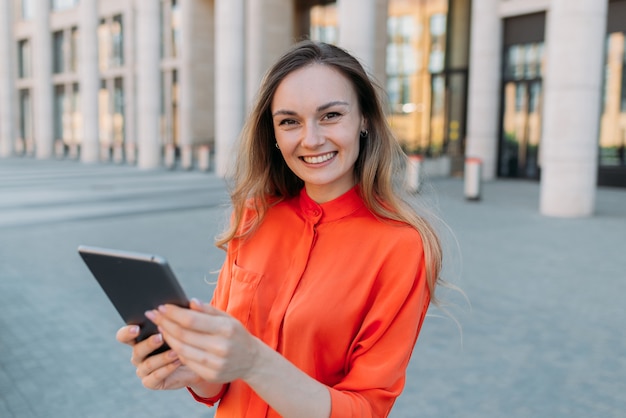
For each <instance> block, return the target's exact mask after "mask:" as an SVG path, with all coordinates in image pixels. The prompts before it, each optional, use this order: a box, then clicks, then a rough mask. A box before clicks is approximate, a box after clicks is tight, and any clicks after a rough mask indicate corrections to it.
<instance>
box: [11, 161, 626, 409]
mask: <svg viewBox="0 0 626 418" xmlns="http://www.w3.org/2000/svg"><path fill="white" fill-rule="evenodd" d="M428 186H429V187H427V188H426V190H425V193H424V196H425V197H421V196H420V197H418V199H423V198H425V199H426V200H427V201H428V203H429V205H434V207H435V209H436V210H437V212H438V213H439V214H440V215H441V216H442V218H443V219H444V220H445V221H446V222H447V224H448V225H449V227H450V231H451V232H447V233H444V234H443V237H444V242H445V245H446V248H447V249H448V251H447V258H446V260H445V265H446V270H447V271H446V272H447V277H449V278H450V280H451V281H452V282H453V283H454V284H456V285H458V286H460V287H461V288H462V289H463V290H464V292H465V293H466V294H467V297H468V299H469V300H470V302H471V308H470V307H469V306H468V304H467V302H466V301H465V300H464V299H463V298H462V297H461V296H460V295H459V294H458V293H456V292H445V291H442V292H441V293H442V295H441V296H442V297H443V299H444V301H446V302H448V303H449V304H451V306H450V307H449V310H450V311H451V313H452V314H453V316H454V317H455V318H456V319H457V320H458V322H459V323H460V326H461V329H462V332H461V331H459V329H458V328H457V325H456V324H455V323H454V321H453V320H451V319H449V317H447V316H446V315H445V314H444V313H442V311H441V310H438V309H432V310H431V311H430V313H429V317H428V318H427V319H426V322H425V324H424V327H423V331H422V334H421V336H420V339H419V341H418V344H417V347H416V350H415V354H414V357H413V360H412V362H411V364H410V367H409V372H408V377H407V387H406V389H405V392H404V393H403V395H402V396H401V397H400V398H399V400H398V401H397V404H396V407H395V408H394V411H393V413H392V415H391V417H392V418H402V417H433V418H435V417H463V418H474V417H476V418H478V417H481V418H482V417H508V418H518V417H519V418H525V417H551V418H552V417H564V418H565V417H568V418H569V417H585V418H586V417H601V418H604V417H609V418H610V417H623V416H626V415H625V414H626V332H624V325H623V323H624V319H626V308H625V306H626V305H625V304H624V295H625V294H626V253H625V252H626V250H625V249H626V190H623V189H607V188H601V189H599V190H598V195H597V214H596V215H595V216H594V217H591V218H587V219H555V218H548V217H543V216H541V215H540V214H539V213H538V209H537V208H538V196H539V185H538V184H537V183H533V182H523V181H520V182H517V181H503V180H498V181H494V182H489V183H486V184H484V190H483V200H482V201H480V202H467V201H465V200H464V198H463V192H462V189H463V184H462V181H461V180H460V179H433V180H432V181H431V182H430V183H429V185H428ZM225 203H226V195H225V191H224V187H223V182H222V181H221V180H220V179H218V178H216V177H215V176H214V175H213V174H211V173H199V172H183V171H173V172H171V171H166V170H155V171H140V170H137V169H135V168H133V167H126V166H114V165H100V164H97V165H91V166H89V165H83V164H80V163H76V162H71V161H35V160H30V159H8V160H0V309H1V311H0V312H1V314H0V353H2V355H1V356H0V417H19V418H23V417H24V418H30V417H33V418H35V417H36V418H39V417H46V418H47V417H111V416H119V417H175V416H188V417H195V416H197V417H200V416H202V417H210V416H212V412H211V410H209V409H207V408H205V407H203V406H202V405H198V404H196V403H194V402H193V401H192V400H191V399H190V397H189V396H188V395H187V394H186V393H185V392H183V391H178V392H152V391H148V390H146V389H144V388H143V387H142V386H141V384H140V382H139V381H138V379H137V378H136V377H135V376H134V371H133V369H132V367H131V366H130V364H129V362H128V358H129V356H130V352H129V350H128V349H127V347H123V346H120V345H119V344H117V343H115V341H114V338H113V336H114V333H115V330H116V329H117V328H118V327H119V326H120V320H119V318H118V317H117V316H116V315H117V314H116V312H115V311H114V310H113V308H112V307H111V306H110V304H109V303H108V301H107V300H106V298H105V297H104V295H103V293H102V291H101V290H100V289H99V288H98V286H97V285H96V284H95V282H94V281H93V279H92V278H91V277H90V275H89V272H88V271H87V270H86V268H85V267H84V265H82V262H81V260H80V259H79V257H78V255H77V254H76V247H77V246H78V245H79V244H91V245H100V246H110V247H118V248H126V249H131V250H138V251H151V252H155V253H158V254H161V255H163V256H165V257H167V258H168V259H169V260H170V262H171V264H172V266H173V269H174V271H175V272H176V274H177V275H178V276H179V278H180V280H181V282H182V283H183V286H184V287H185V289H186V290H187V293H189V294H190V295H193V296H197V297H200V298H203V299H205V300H206V299H209V298H210V294H211V292H212V289H213V288H212V285H211V284H210V282H211V281H212V280H214V278H215V275H214V274H213V272H214V271H215V270H217V269H218V268H219V267H220V264H221V261H222V256H223V255H222V253H221V251H219V250H217V249H215V248H214V247H213V245H212V241H213V237H214V236H215V234H216V233H217V232H218V231H220V229H221V227H222V225H223V223H224V222H225V220H226V219H227V218H226V216H227V213H228V209H227V207H226V205H225ZM444 231H445V230H444ZM457 245H458V246H457Z"/></svg>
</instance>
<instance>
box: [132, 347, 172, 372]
mask: <svg viewBox="0 0 626 418" xmlns="http://www.w3.org/2000/svg"><path fill="white" fill-rule="evenodd" d="M176 362H180V360H179V358H178V356H177V355H176V353H175V352H174V351H172V350H168V351H166V352H164V353H159V354H156V355H154V356H151V357H148V358H146V359H145V360H144V361H142V362H141V363H139V364H138V365H137V376H139V377H140V378H141V379H143V378H145V377H147V376H149V375H150V374H152V373H154V372H155V371H157V370H159V369H161V368H163V367H165V366H167V365H170V364H172V363H176Z"/></svg>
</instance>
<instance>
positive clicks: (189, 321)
mask: <svg viewBox="0 0 626 418" xmlns="http://www.w3.org/2000/svg"><path fill="white" fill-rule="evenodd" d="M190 308H191V309H185V308H181V307H178V306H175V305H162V306H159V308H158V309H155V310H153V311H149V312H146V316H147V317H148V318H149V319H150V320H152V322H154V323H155V324H156V325H157V326H158V327H159V331H160V332H161V333H162V334H163V337H164V339H165V341H167V343H168V345H169V346H170V347H171V348H172V351H173V352H175V353H176V354H177V356H178V360H179V361H180V363H182V364H183V365H184V366H186V367H188V368H189V369H190V370H192V371H193V372H194V373H195V374H197V375H198V376H200V377H201V378H202V379H203V380H205V381H206V382H212V383H227V382H231V381H233V380H236V379H244V380H245V379H246V378H248V377H249V375H250V374H251V373H252V371H253V369H254V362H255V359H256V357H257V353H258V350H259V344H260V341H259V340H258V339H257V338H256V337H254V336H253V335H252V334H250V333H249V332H248V331H247V330H246V329H245V328H244V327H243V325H242V324H241V323H240V322H239V321H238V320H236V319H235V318H233V317H232V316H230V315H228V314H227V313H225V312H222V311H220V310H218V309H216V308H214V307H212V306H211V305H208V304H205V305H203V304H202V303H200V302H199V301H197V300H192V302H191V304H190ZM153 347H154V346H151V347H150V348H146V350H152V349H154V348H153ZM143 352H144V351H143V350H142V353H143ZM164 354H166V353H164ZM155 357H156V356H155ZM146 362H150V359H148V360H147V361H146ZM159 364H160V363H159ZM161 367H166V368H169V367H175V366H174V365H173V364H172V365H169V364H163V365H161ZM142 370H145V371H148V370H150V368H149V367H146V368H145V369H142ZM138 371H139V369H138ZM164 373H165V372H164Z"/></svg>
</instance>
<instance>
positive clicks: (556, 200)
mask: <svg viewBox="0 0 626 418" xmlns="http://www.w3.org/2000/svg"><path fill="white" fill-rule="evenodd" d="M625 22H626V0H580V1H576V2H572V1H571V0H337V1H328V0H107V1H103V0H100V1H98V0H0V158H1V157H6V156H25V157H29V156H32V157H35V158H73V159H80V160H81V161H84V162H95V161H110V162H112V163H119V164H136V165H138V166H139V167H142V168H154V167H158V166H161V165H165V166H167V167H182V168H184V169H191V168H196V169H202V170H208V169H213V170H215V171H216V173H217V174H219V175H224V174H225V173H226V171H227V170H228V168H229V166H230V165H231V160H230V158H231V156H232V152H231V151H232V145H233V143H234V142H235V141H236V138H237V136H238V134H239V131H240V129H241V127H242V124H243V120H244V118H245V115H246V112H247V110H248V109H249V105H250V103H251V102H252V101H253V99H254V96H255V94H256V91H257V88H258V86H259V83H260V81H261V79H262V77H263V74H264V72H265V71H266V70H267V68H268V66H269V65H270V64H271V63H272V62H273V61H274V60H275V59H276V58H277V57H278V56H279V55H280V54H281V53H282V52H283V51H284V50H285V49H287V48H288V47H289V46H290V45H291V44H293V43H294V42H295V41H297V40H299V39H303V38H312V39H316V40H322V41H326V42H331V43H335V44H338V45H340V46H342V47H345V48H346V49H348V50H349V51H351V52H353V53H354V54H355V55H356V56H358V57H359V58H360V60H361V61H362V63H363V64H364V65H365V67H366V68H367V70H368V71H369V72H370V73H371V75H372V77H373V78H374V79H375V80H376V81H377V83H378V84H379V85H380V86H381V87H382V88H383V89H384V91H385V93H386V98H387V110H388V117H389V121H390V124H391V126H392V129H393V130H394V132H395V133H396V135H397V137H398V139H399V141H400V142H401V144H402V146H403V147H404V148H405V150H406V151H407V153H409V154H420V155H423V156H425V157H426V160H425V165H426V167H427V169H428V170H429V171H430V172H431V173H432V174H435V175H437V174H439V175H456V174H462V172H463V167H464V166H463V163H464V159H465V157H468V156H469V157H474V158H479V159H480V160H481V161H482V168H483V169H482V175H483V178H484V179H493V178H496V177H507V178H522V179H534V180H539V181H541V191H542V192H541V202H540V207H541V211H542V212H543V213H545V214H548V215H556V216H585V215H587V214H590V213H592V212H593V201H594V196H595V187H596V186H597V185H598V184H600V185H611V186H619V187H626V158H625V156H624V147H625V146H626V46H625V45H626V42H625V41H624V39H625V33H626V23H625ZM0 163H1V160H0Z"/></svg>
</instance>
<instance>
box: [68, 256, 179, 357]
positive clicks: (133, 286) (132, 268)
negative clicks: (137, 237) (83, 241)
mask: <svg viewBox="0 0 626 418" xmlns="http://www.w3.org/2000/svg"><path fill="white" fill-rule="evenodd" d="M78 253H79V254H80V256H81V257H82V259H83V260H84V261H85V263H86V264H87V267H89V270H90V271H91V273H92V274H93V275H94V277H95V278H96V280H97V281H98V283H99V284H100V287H102V290H104V292H105V293H106V295H107V296H108V298H109V300H110V301H111V302H112V303H113V305H114V306H115V309H117V312H118V313H119V314H120V316H121V317H122V319H123V320H124V322H126V324H128V325H139V326H140V328H141V331H140V333H139V337H137V341H142V340H144V339H146V338H148V337H149V336H150V335H153V334H156V333H157V332H158V331H157V328H156V326H155V325H154V324H153V323H152V322H151V321H150V320H148V318H146V316H145V312H146V311H148V310H151V309H155V308H156V307H157V306H159V305H162V304H165V303H171V304H175V305H178V306H184V307H187V306H189V301H188V300H187V296H185V292H184V291H183V289H182V287H181V286H180V283H179V282H178V280H177V279H176V276H175V275H174V273H173V272H172V269H171V268H170V266H169V264H168V263H167V261H166V260H165V259H164V258H163V257H159V256H158V255H153V254H143V253H137V252H130V251H123V250H113V249H108V248H98V247H90V246H86V245H81V246H80V247H78ZM167 349H169V347H167V345H165V344H164V345H163V346H162V347H160V348H159V349H157V350H155V351H154V352H153V353H151V354H150V355H154V354H157V353H161V352H163V351H166V350H167Z"/></svg>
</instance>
